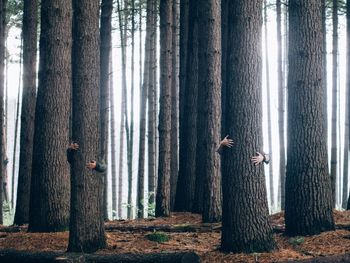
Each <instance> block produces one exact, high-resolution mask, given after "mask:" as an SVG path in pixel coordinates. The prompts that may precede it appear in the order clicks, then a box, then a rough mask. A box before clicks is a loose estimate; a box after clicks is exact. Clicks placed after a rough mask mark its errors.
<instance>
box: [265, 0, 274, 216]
mask: <svg viewBox="0 0 350 263" xmlns="http://www.w3.org/2000/svg"><path fill="white" fill-rule="evenodd" d="M263 8H264V24H265V27H264V35H265V74H266V76H265V77H266V97H267V105H266V107H267V138H268V144H269V148H268V149H269V154H270V155H271V154H272V127H271V126H272V120H271V87H270V68H269V67H270V63H269V46H268V45H269V42H268V33H267V4H266V0H264V7H263ZM272 162H273V159H272V158H270V162H269V168H270V169H269V195H270V196H269V197H270V209H271V211H273V210H274V207H275V198H274V196H275V195H274V187H273V166H272Z"/></svg>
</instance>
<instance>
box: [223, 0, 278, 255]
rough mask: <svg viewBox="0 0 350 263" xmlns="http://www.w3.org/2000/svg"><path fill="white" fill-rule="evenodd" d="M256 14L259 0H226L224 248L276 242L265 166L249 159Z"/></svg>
mask: <svg viewBox="0 0 350 263" xmlns="http://www.w3.org/2000/svg"><path fill="white" fill-rule="evenodd" d="M261 15H262V0H259V1H256V0H249V1H247V0H235V1H231V2H230V3H229V9H228V17H229V18H228V19H229V21H228V26H229V28H228V39H227V40H228V43H227V46H228V47H230V48H228V49H227V68H226V70H227V83H226V105H225V110H226V115H225V118H226V119H225V123H226V132H227V134H229V135H230V136H233V138H234V141H235V144H234V146H233V148H227V149H224V151H223V153H222V157H221V158H222V165H223V167H222V191H223V209H222V212H223V213H222V236H221V248H222V249H223V250H224V251H233V252H258V251H269V250H271V249H273V248H274V247H275V242H274V239H273V236H272V229H271V226H270V224H269V219H268V205H267V197H266V187H265V176H264V170H263V167H262V166H261V165H259V166H254V165H253V164H252V163H251V161H250V158H251V155H252V154H254V153H255V152H256V151H257V150H259V149H260V147H261V143H262V134H261V133H262V123H261V117H262V116H261V115H262V99H261V79H262V78H261V76H262V61H261V52H262V50H261V33H262V32H261V28H262V25H261V22H262V17H261ZM242 229H244V231H242Z"/></svg>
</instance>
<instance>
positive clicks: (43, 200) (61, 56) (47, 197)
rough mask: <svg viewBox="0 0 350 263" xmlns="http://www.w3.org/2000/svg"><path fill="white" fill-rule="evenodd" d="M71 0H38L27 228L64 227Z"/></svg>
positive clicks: (67, 189) (67, 191)
mask: <svg viewBox="0 0 350 263" xmlns="http://www.w3.org/2000/svg"><path fill="white" fill-rule="evenodd" d="M70 3H71V2H70V1H68V0H66V1H62V0H54V1H42V3H41V34H40V65H39V87H38V94H37V103H36V110H35V131H34V147H33V163H32V178H31V179H32V180H31V189H30V210H29V226H28V231H30V232H51V231H62V230H64V229H67V227H68V224H69V200H70V184H69V180H70V176H69V169H68V163H67V157H66V147H67V144H68V142H69V116H70V102H71V45H72V32H71V25H72V24H71V19H72V7H71V4H70Z"/></svg>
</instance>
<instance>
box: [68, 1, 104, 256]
mask: <svg viewBox="0 0 350 263" xmlns="http://www.w3.org/2000/svg"><path fill="white" fill-rule="evenodd" d="M73 10H74V16H73V17H74V19H73V27H74V31H73V51H72V52H73V55H72V69H73V74H72V75H73V129H72V132H73V133H72V136H73V139H74V141H76V142H78V143H79V150H78V151H77V152H75V153H74V155H73V160H72V163H71V176H72V179H71V188H72V198H71V213H70V217H71V219H70V231H69V244H68V251H70V252H94V251H96V250H98V249H100V248H104V247H105V246H106V237H105V230H104V220H103V199H102V197H103V176H102V175H100V174H98V173H97V172H95V171H90V170H88V169H87V168H86V163H87V162H89V161H90V160H98V159H100V157H101V156H100V154H101V152H100V149H99V148H100V138H99V136H100V133H99V117H100V108H99V106H100V105H99V100H100V98H99V96H100V92H99V81H100V78H99V77H100V57H99V50H100V46H99V1H92V2H91V1H89V0H74V1H73Z"/></svg>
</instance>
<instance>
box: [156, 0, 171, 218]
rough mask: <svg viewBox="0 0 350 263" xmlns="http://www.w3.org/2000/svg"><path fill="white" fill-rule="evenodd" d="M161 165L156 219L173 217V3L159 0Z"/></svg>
mask: <svg viewBox="0 0 350 263" xmlns="http://www.w3.org/2000/svg"><path fill="white" fill-rule="evenodd" d="M159 8H160V111H159V126H158V130H159V159H158V161H159V166H158V185H157V195H156V216H157V217H158V216H169V215H170V163H171V154H170V151H171V147H170V144H171V133H170V132H171V131H170V130H171V72H172V69H171V68H172V63H171V59H172V49H171V44H172V21H173V20H172V0H160V7H159Z"/></svg>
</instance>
